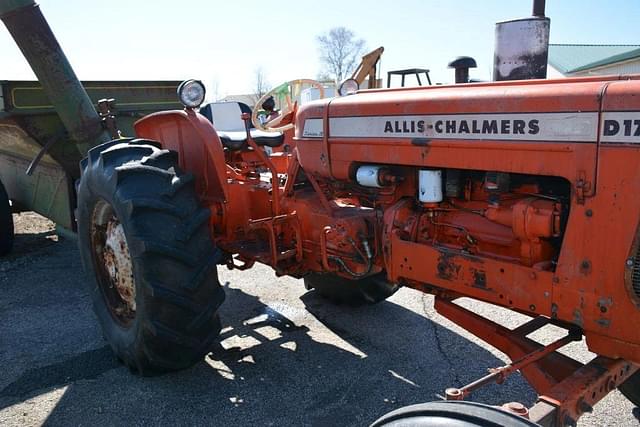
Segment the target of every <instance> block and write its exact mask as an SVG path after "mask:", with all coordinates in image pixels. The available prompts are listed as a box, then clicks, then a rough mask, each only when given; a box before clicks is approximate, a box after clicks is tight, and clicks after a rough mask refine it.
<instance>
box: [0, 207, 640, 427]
mask: <svg viewBox="0 0 640 427" xmlns="http://www.w3.org/2000/svg"><path fill="white" fill-rule="evenodd" d="M14 220H15V223H16V229H17V233H18V234H17V236H16V246H15V250H14V252H13V254H11V255H10V256H9V257H7V258H4V259H2V260H0V287H1V288H2V292H1V293H0V366H2V369H3V372H2V374H1V375H0V425H3V426H14V425H16V426H17V425H20V426H23V425H41V424H44V423H46V424H48V425H91V426H94V425H98V426H100V425H122V424H126V425H176V424H178V425H184V424H186V425H229V426H232V425H238V426H244V425H268V426H284V425H294V426H298V425H317V426H333V425H340V426H341V425H344V426H362V425H367V424H369V423H371V422H372V421H373V420H375V419H376V418H378V417H379V416H381V415H382V414H384V413H386V412H388V411H390V410H393V409H395V408H398V407H400V406H404V405H409V404H414V403H420V402H425V401H430V400H435V399H436V394H440V393H442V392H443V390H444V389H445V388H446V387H449V386H460V385H463V384H465V383H468V382H470V381H472V380H474V379H477V378H478V377H480V376H482V375H483V374H484V373H485V372H486V368H488V367H492V366H499V365H502V364H503V363H504V361H505V360H506V359H505V358H504V355H503V354H501V353H500V352H498V351H496V350H494V349H492V348H490V347H489V346H487V345H486V344H484V343H483V342H481V341H479V340H477V339H475V338H474V337H472V336H470V335H469V334H467V333H465V332H464V331H463V330H461V329H460V328H458V327H456V326H455V325H453V324H452V323H451V322H449V321H447V320H446V319H444V318H442V317H440V316H439V315H438V314H436V313H435V312H434V310H433V309H432V298H431V297H430V296H427V295H422V294H420V293H418V292H416V291H413V290H409V289H402V290H400V291H399V292H398V293H396V294H395V295H394V296H393V297H392V298H390V299H389V301H387V302H384V303H381V304H378V305H376V306H370V307H362V308H347V307H335V306H331V305H329V304H327V303H325V302H324V301H323V300H321V299H320V298H318V297H317V296H316V295H315V294H314V293H313V292H306V291H305V289H304V287H303V286H302V283H301V281H299V280H295V279H290V278H276V277H275V275H274V274H273V273H272V272H271V270H270V269H268V268H266V267H257V268H254V269H252V270H250V271H248V272H244V273H242V272H229V271H227V270H225V269H222V268H221V269H220V276H221V282H222V283H224V284H225V287H226V290H227V300H226V302H225V304H224V305H223V308H222V309H221V316H222V319H223V327H224V329H223V332H222V337H221V338H222V342H221V344H220V346H219V347H218V348H216V349H215V350H214V351H213V352H212V353H211V354H210V355H209V356H207V357H206V358H205V360H203V361H202V362H201V363H199V364H198V365H196V366H194V367H193V368H191V369H189V370H186V371H183V372H178V373H174V374H167V375H163V376H159V377H154V378H139V377H136V376H133V375H131V374H130V373H129V371H128V370H127V369H126V368H124V367H122V366H121V365H119V364H118V363H117V361H116V360H115V359H114V358H113V356H112V354H111V352H110V350H109V348H108V346H107V345H106V343H105V342H104V340H103V338H102V334H101V332H100V330H99V329H98V326H97V322H96V321H95V319H94V317H93V313H92V311H91V308H90V302H89V297H88V294H87V292H86V290H85V286H84V277H83V272H82V268H81V265H80V260H79V256H78V251H77V249H76V246H75V243H74V242H72V241H69V240H65V239H62V238H58V236H57V235H56V234H55V231H54V228H53V224H52V223H51V222H49V221H47V220H45V219H44V218H42V217H39V216H37V215H35V214H33V213H22V214H19V215H18V214H17V215H15V217H14ZM466 304H470V302H469V301H467V302H466ZM474 308H475V309H477V310H478V311H480V312H481V314H484V315H488V316H490V317H492V318H493V319H494V320H496V321H499V322H500V323H503V324H505V325H509V326H511V325H516V324H518V322H521V321H522V320H523V317H522V316H519V315H514V314H513V313H508V312H506V311H505V310H502V309H498V308H495V307H491V306H488V305H481V304H477V303H474ZM557 334H558V331H554V330H553V328H549V330H545V331H542V332H540V333H539V334H538V337H537V338H538V339H540V340H543V341H550V340H552V339H553V338H554V337H556V336H558V335H557ZM567 351H568V352H570V354H571V355H572V356H573V357H575V358H577V359H580V360H582V361H584V360H588V359H589V358H590V357H592V355H590V354H589V353H588V352H587V351H586V349H585V348H584V345H583V344H582V343H575V344H574V345H572V346H570V347H568V348H567ZM535 398H536V395H535V393H534V392H533V390H532V389H531V388H530V387H529V386H528V385H527V384H526V382H525V381H524V380H523V379H522V378H521V377H520V376H519V375H514V376H513V377H511V378H510V379H509V380H508V381H507V382H506V383H505V384H503V385H502V386H498V385H492V386H488V387H486V388H484V389H482V390H480V391H479V392H477V393H476V394H475V395H474V400H477V401H480V402H484V403H489V404H500V403H503V402H507V401H520V402H523V403H525V404H531V403H532V402H534V401H535ZM639 419H640V409H639V408H635V407H634V406H633V405H632V404H631V403H630V402H628V401H627V400H626V399H625V398H624V397H623V396H622V395H620V394H619V393H618V392H617V391H616V392H614V393H611V394H610V395H609V396H608V397H607V398H606V399H604V400H603V401H601V402H600V403H599V404H598V405H597V406H596V407H595V410H594V412H593V413H592V414H588V415H586V416H584V417H583V418H581V420H580V423H579V425H580V426H606V425H611V426H614V425H615V426H638V425H640V422H639V421H638V420H639Z"/></svg>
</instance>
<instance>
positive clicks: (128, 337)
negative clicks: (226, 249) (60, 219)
mask: <svg viewBox="0 0 640 427" xmlns="http://www.w3.org/2000/svg"><path fill="white" fill-rule="evenodd" d="M81 166H82V177H81V180H80V185H79V189H78V241H79V246H80V253H81V257H82V261H83V265H84V268H85V271H86V272H87V273H88V275H89V276H90V281H89V284H90V291H91V298H92V300H93V307H94V311H95V313H96V316H97V317H98V321H99V322H100V325H101V326H102V330H103V333H104V336H105V338H106V340H107V341H108V343H109V345H110V346H111V348H112V349H113V351H114V353H115V354H116V356H117V357H118V358H119V359H120V360H122V361H123V362H124V363H125V364H126V365H127V366H128V367H129V368H130V369H131V370H132V371H134V372H137V373H140V374H141V375H152V374H155V373H159V372H166V371H172V370H178V369H184V368H188V367H190V366H192V365H194V364H195V363H197V362H198V361H200V360H202V358H203V357H204V355H205V354H206V353H207V352H208V351H209V350H210V348H211V347H212V345H213V343H214V341H215V340H216V339H217V337H218V334H219V331H220V320H219V318H218V315H217V310H218V308H219V306H220V304H222V302H223V300H224V291H223V289H222V288H221V287H220V283H219V282H218V276H217V269H216V264H217V262H218V260H219V257H220V253H219V251H217V250H216V249H215V247H214V245H213V243H212V241H211V237H210V234H209V227H208V219H209V210H208V209H204V208H202V207H200V205H199V201H198V198H197V196H196V193H195V190H194V185H193V176H192V175H189V174H184V173H182V172H181V171H180V168H179V166H178V156H177V154H176V153H175V152H172V151H169V150H163V149H161V148H160V146H159V145H158V144H157V143H155V142H152V141H145V140H125V141H124V142H123V140H119V141H113V142H110V143H106V144H103V145H101V146H98V147H96V148H94V149H92V150H91V151H90V152H89V155H88V157H87V158H86V159H85V160H83V162H82V165H81Z"/></svg>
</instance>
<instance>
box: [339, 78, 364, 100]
mask: <svg viewBox="0 0 640 427" xmlns="http://www.w3.org/2000/svg"><path fill="white" fill-rule="evenodd" d="M358 89H360V85H359V84H358V82H357V81H355V80H354V79H347V80H345V81H343V82H342V84H341V85H340V87H339V88H338V93H339V94H340V96H346V95H352V94H354V93H356V92H357V91H358Z"/></svg>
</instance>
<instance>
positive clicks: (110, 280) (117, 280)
mask: <svg viewBox="0 0 640 427" xmlns="http://www.w3.org/2000/svg"><path fill="white" fill-rule="evenodd" d="M91 248H92V256H93V262H94V265H95V266H96V273H97V274H96V280H97V282H98V287H99V288H100V292H101V294H102V297H103V299H104V302H105V305H106V306H107V309H108V310H109V312H110V313H111V316H112V317H113V318H114V319H115V320H116V321H117V322H118V323H119V324H120V325H121V326H123V327H129V326H130V325H131V323H132V322H133V320H134V319H135V316H136V309H137V306H136V288H135V282H134V278H133V264H132V262H131V255H130V253H129V246H128V245H127V240H126V236H125V231H124V227H123V226H122V224H121V223H120V221H119V220H118V217H117V216H116V214H115V211H114V209H113V207H112V206H111V205H110V204H109V203H107V202H105V201H103V200H100V201H98V202H97V203H96V206H95V208H94V210H93V215H92V221H91Z"/></svg>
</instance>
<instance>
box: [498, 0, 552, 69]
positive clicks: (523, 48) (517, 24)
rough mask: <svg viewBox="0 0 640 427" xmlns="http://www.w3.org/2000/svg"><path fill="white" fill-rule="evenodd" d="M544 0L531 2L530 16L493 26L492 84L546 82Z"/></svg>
mask: <svg viewBox="0 0 640 427" xmlns="http://www.w3.org/2000/svg"><path fill="white" fill-rule="evenodd" d="M544 8H545V0H534V2H533V16H530V17H528V18H521V19H512V20H509V21H503V22H498V23H496V47H495V53H494V58H493V80H496V81H498V80H526V79H545V78H547V60H548V57H549V29H550V26H551V20H550V19H549V18H547V17H546V16H545V14H544Z"/></svg>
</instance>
